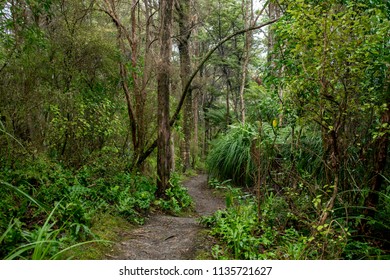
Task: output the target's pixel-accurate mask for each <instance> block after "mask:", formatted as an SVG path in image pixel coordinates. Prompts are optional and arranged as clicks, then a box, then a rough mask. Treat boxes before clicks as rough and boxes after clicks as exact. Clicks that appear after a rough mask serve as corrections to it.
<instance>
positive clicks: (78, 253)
mask: <svg viewBox="0 0 390 280" xmlns="http://www.w3.org/2000/svg"><path fill="white" fill-rule="evenodd" d="M134 227H135V226H134V225H132V224H130V223H129V222H128V221H126V220H125V219H123V218H121V217H118V216H113V215H111V214H108V213H104V214H99V215H97V216H96V217H95V218H94V219H93V221H92V226H91V231H92V232H93V234H95V235H96V239H98V240H104V241H105V242H94V243H89V244H86V245H82V246H78V247H76V248H74V249H72V250H70V251H69V252H67V253H66V254H65V255H64V256H63V259H69V258H71V259H76V260H105V259H112V258H113V256H114V255H115V253H114V252H113V247H114V244H115V242H118V241H119V240H120V239H121V237H122V233H123V232H128V231H130V230H131V229H133V228H134Z"/></svg>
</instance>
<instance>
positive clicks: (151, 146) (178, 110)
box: [137, 18, 279, 166]
mask: <svg viewBox="0 0 390 280" xmlns="http://www.w3.org/2000/svg"><path fill="white" fill-rule="evenodd" d="M278 20H279V18H276V19H273V20H270V21H267V22H265V23H262V24H259V25H255V26H250V27H248V28H244V29H241V30H238V31H237V32H235V33H233V34H230V35H228V36H226V37H225V38H224V39H222V40H221V41H219V42H218V43H217V44H216V45H215V46H214V47H213V48H211V49H210V50H209V51H208V52H207V54H206V55H205V56H204V57H203V59H202V60H201V61H200V62H199V64H198V65H197V67H196V68H195V70H194V71H193V72H192V74H191V76H190V77H189V79H188V81H187V83H186V85H185V87H184V89H183V92H182V95H181V97H180V101H179V103H178V105H177V107H176V110H175V113H174V114H173V116H172V118H171V120H170V122H169V125H170V126H171V127H172V126H173V125H174V124H175V122H176V121H177V119H178V116H179V113H180V111H181V108H182V107H183V104H184V101H185V98H186V96H187V93H188V91H189V89H190V86H191V83H192V81H193V80H194V78H195V76H196V75H197V74H198V73H199V71H200V69H202V67H203V65H204V64H205V63H206V62H207V61H208V60H209V58H210V57H211V55H212V54H213V53H214V52H215V51H216V50H217V49H218V48H219V47H220V46H221V45H223V44H224V43H226V42H227V41H229V40H230V39H232V38H234V37H236V36H238V35H241V34H244V33H246V32H250V31H253V30H257V29H261V28H263V27H265V26H268V25H270V24H272V23H274V22H276V21H278ZM156 147H157V140H155V141H154V142H153V143H152V144H151V145H150V146H149V148H148V149H146V150H145V152H143V154H142V155H141V156H140V157H139V159H138V161H137V166H139V165H141V164H142V163H143V162H144V161H145V159H147V158H148V157H149V156H150V154H151V153H152V152H153V150H154V149H155V148H156Z"/></svg>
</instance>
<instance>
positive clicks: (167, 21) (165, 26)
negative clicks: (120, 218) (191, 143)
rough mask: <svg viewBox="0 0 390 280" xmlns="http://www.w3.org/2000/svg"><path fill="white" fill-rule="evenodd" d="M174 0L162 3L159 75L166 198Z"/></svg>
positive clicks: (160, 192)
mask: <svg viewBox="0 0 390 280" xmlns="http://www.w3.org/2000/svg"><path fill="white" fill-rule="evenodd" d="M172 10H173V0H161V1H160V21H161V27H160V59H159V65H158V73H157V95H158V98H157V103H158V104H157V108H158V117H157V123H158V139H157V177H158V178H157V188H158V189H157V196H158V197H164V196H165V191H166V189H167V188H168V187H169V179H170V173H171V162H172V154H171V147H170V138H171V128H170V124H169V95H170V88H169V82H170V59H171V49H172V43H171V33H172V31H171V29H172Z"/></svg>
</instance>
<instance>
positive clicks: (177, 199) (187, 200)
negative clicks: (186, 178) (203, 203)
mask: <svg viewBox="0 0 390 280" xmlns="http://www.w3.org/2000/svg"><path fill="white" fill-rule="evenodd" d="M155 204H156V205H157V206H158V207H160V208H161V209H162V210H164V211H166V212H169V213H172V214H175V215H177V214H179V213H181V212H183V211H185V210H190V209H191V208H192V198H191V197H190V195H189V194H188V191H187V189H186V188H184V187H183V186H182V185H181V183H180V178H179V176H178V175H177V174H175V173H174V174H172V175H171V179H170V187H169V188H168V189H167V190H166V191H165V198H160V199H159V200H157V201H156V202H155Z"/></svg>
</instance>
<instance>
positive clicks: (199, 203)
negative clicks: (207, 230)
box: [110, 175, 225, 260]
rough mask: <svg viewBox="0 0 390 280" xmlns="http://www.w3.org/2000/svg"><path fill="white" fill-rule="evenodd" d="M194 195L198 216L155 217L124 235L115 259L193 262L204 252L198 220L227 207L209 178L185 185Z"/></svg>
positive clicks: (115, 251)
mask: <svg viewBox="0 0 390 280" xmlns="http://www.w3.org/2000/svg"><path fill="white" fill-rule="evenodd" d="M184 186H185V187H186V188H187V189H188V193H189V194H190V195H191V197H192V199H193V201H194V204H195V205H194V206H195V213H193V214H191V216H189V217H175V216H169V215H163V214H156V215H152V216H151V217H150V218H149V219H148V221H147V222H146V224H145V225H143V226H141V227H139V228H136V229H134V230H131V231H130V232H123V234H122V235H123V239H122V241H120V242H118V243H117V244H116V245H115V246H114V250H113V253H112V255H111V256H110V258H111V259H116V260H191V259H194V258H195V257H196V253H197V252H198V250H200V249H201V247H202V245H204V244H202V243H203V242H201V241H200V239H201V237H200V235H201V231H202V230H203V229H204V227H202V226H201V225H200V224H199V222H198V221H197V218H199V217H200V216H204V215H210V214H212V213H214V212H215V211H217V210H218V209H223V208H224V207H225V202H224V200H223V199H221V198H220V197H217V196H216V195H215V194H214V193H213V190H211V189H209V188H208V187H207V175H198V176H195V177H192V178H190V179H189V180H187V181H185V182H184Z"/></svg>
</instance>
